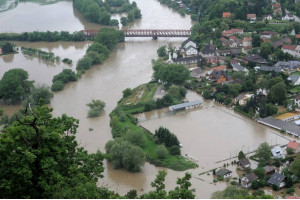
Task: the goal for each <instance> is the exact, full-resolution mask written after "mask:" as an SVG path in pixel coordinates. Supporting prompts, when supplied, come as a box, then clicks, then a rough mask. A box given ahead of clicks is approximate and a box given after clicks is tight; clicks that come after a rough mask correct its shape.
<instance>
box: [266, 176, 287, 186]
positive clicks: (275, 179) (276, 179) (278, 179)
mask: <svg viewBox="0 0 300 200" xmlns="http://www.w3.org/2000/svg"><path fill="white" fill-rule="evenodd" d="M268 184H269V185H270V186H272V185H277V186H278V187H279V188H282V187H284V186H285V176H284V175H283V174H279V173H274V174H273V175H272V176H271V178H270V179H269V180H268Z"/></svg>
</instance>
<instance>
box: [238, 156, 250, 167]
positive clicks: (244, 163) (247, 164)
mask: <svg viewBox="0 0 300 200" xmlns="http://www.w3.org/2000/svg"><path fill="white" fill-rule="evenodd" d="M238 164H239V165H240V166H241V167H243V168H244V169H247V168H250V166H251V163H250V161H249V159H247V158H244V159H242V160H239V162H238Z"/></svg>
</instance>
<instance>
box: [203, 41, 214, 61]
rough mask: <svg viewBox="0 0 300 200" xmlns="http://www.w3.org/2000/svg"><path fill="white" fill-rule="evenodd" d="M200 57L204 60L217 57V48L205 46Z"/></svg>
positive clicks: (211, 45)
mask: <svg viewBox="0 0 300 200" xmlns="http://www.w3.org/2000/svg"><path fill="white" fill-rule="evenodd" d="M200 55H201V56H202V57H204V58H207V57H213V56H216V46H215V45H213V44H207V45H205V47H204V49H203V51H201V52H200Z"/></svg>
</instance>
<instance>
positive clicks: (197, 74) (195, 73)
mask: <svg viewBox="0 0 300 200" xmlns="http://www.w3.org/2000/svg"><path fill="white" fill-rule="evenodd" d="M190 76H191V77H193V78H196V79H199V78H205V77H206V72H205V71H204V70H203V69H201V67H196V68H194V69H192V70H191V71H190Z"/></svg>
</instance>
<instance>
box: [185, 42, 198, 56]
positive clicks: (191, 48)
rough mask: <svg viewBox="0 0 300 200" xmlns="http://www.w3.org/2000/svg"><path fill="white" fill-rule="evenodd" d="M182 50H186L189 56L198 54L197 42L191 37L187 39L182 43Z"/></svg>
mask: <svg viewBox="0 0 300 200" xmlns="http://www.w3.org/2000/svg"><path fill="white" fill-rule="evenodd" d="M181 50H182V52H184V53H185V54H186V55H187V56H191V55H198V49H197V44H196V43H195V42H194V41H192V40H191V39H190V38H188V39H187V40H185V41H184V42H183V43H182V48H181Z"/></svg>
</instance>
